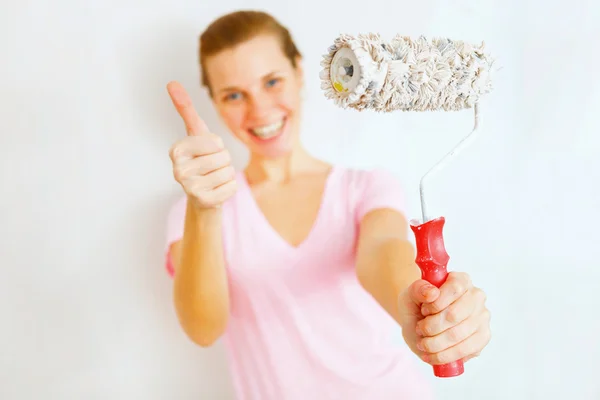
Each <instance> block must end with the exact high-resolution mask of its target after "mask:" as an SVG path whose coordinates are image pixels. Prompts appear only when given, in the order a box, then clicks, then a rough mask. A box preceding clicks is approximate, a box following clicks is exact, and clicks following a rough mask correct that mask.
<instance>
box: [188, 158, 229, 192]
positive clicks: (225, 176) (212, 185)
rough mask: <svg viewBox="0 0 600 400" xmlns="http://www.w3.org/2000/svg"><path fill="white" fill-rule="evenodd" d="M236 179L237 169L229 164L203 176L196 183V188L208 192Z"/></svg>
mask: <svg viewBox="0 0 600 400" xmlns="http://www.w3.org/2000/svg"><path fill="white" fill-rule="evenodd" d="M234 179H235V169H234V168H233V166H231V165H228V166H226V167H223V168H220V169H217V170H215V171H212V172H210V173H208V174H206V175H204V176H202V179H198V181H197V183H196V184H195V186H194V190H195V191H202V192H204V193H206V192H207V191H210V190H214V189H216V188H218V187H219V186H221V185H224V184H225V183H227V182H229V181H231V180H234Z"/></svg>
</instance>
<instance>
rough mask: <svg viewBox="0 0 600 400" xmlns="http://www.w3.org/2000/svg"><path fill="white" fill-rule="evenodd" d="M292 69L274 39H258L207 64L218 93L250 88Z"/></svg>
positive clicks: (226, 51)
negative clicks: (230, 89)
mask: <svg viewBox="0 0 600 400" xmlns="http://www.w3.org/2000/svg"><path fill="white" fill-rule="evenodd" d="M290 69H291V64H290V62H289V60H288V59H287V58H286V57H285V55H284V54H283V51H282V50H281V45H280V44H279V42H278V41H277V39H276V38H275V37H273V36H258V37H255V38H253V39H250V40H248V41H246V42H244V43H241V44H239V45H238V46H236V47H234V48H231V49H227V50H224V51H222V52H219V53H218V54H216V55H214V56H211V57H209V58H208V59H207V61H206V72H207V74H208V76H209V78H210V82H211V84H212V86H213V89H214V90H215V91H218V90H220V89H221V88H224V87H229V86H236V87H246V86H250V85H253V84H254V83H256V82H257V81H260V80H261V79H262V78H263V77H264V76H265V75H267V74H270V73H271V72H274V71H283V72H285V71H288V70H290Z"/></svg>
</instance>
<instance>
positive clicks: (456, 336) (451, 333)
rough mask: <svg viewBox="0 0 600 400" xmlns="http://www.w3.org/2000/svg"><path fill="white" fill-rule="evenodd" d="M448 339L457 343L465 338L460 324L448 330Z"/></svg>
mask: <svg viewBox="0 0 600 400" xmlns="http://www.w3.org/2000/svg"><path fill="white" fill-rule="evenodd" d="M448 339H450V341H451V342H453V343H456V342H458V341H460V340H462V339H463V335H462V329H461V328H460V327H459V326H455V327H452V328H450V329H449V330H448Z"/></svg>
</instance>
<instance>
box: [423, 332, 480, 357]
mask: <svg viewBox="0 0 600 400" xmlns="http://www.w3.org/2000/svg"><path fill="white" fill-rule="evenodd" d="M490 339H491V333H490V331H489V330H487V329H486V330H478V331H476V332H475V333H474V334H472V335H471V336H469V337H468V338H466V339H465V340H463V341H462V342H460V343H458V344H456V345H454V346H452V347H450V348H448V349H445V350H442V351H440V352H438V353H423V354H422V355H421V358H422V359H423V361H425V362H427V363H429V364H432V365H439V364H447V363H449V362H453V361H457V360H464V359H470V358H473V357H476V356H478V355H479V354H480V353H481V351H482V350H483V348H484V347H485V346H487V344H488V343H489V341H490Z"/></svg>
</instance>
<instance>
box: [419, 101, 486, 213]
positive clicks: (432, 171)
mask: <svg viewBox="0 0 600 400" xmlns="http://www.w3.org/2000/svg"><path fill="white" fill-rule="evenodd" d="M473 109H474V117H475V122H474V126H473V130H472V131H471V133H469V134H468V135H467V136H466V137H464V138H463V139H462V140H461V141H460V142H459V143H458V144H457V145H456V146H455V147H454V148H453V149H452V150H451V151H450V152H449V153H448V154H446V155H445V156H444V157H443V158H442V159H441V160H440V161H438V162H437V163H436V164H435V165H434V166H433V167H431V169H430V170H429V171H427V173H426V174H425V175H423V177H422V178H421V183H420V185H419V195H420V196H421V214H422V216H423V221H422V222H421V223H425V222H427V221H429V220H430V219H431V218H430V217H429V215H428V213H427V202H426V201H425V182H426V181H427V180H428V179H429V178H431V177H432V176H433V175H434V174H435V173H436V172H439V171H440V170H441V169H442V168H444V167H445V166H447V165H448V164H449V163H450V161H451V160H452V157H454V156H455V155H456V154H458V153H459V152H460V151H461V150H463V149H464V148H465V147H467V145H468V144H470V143H471V142H472V141H473V139H474V138H475V134H476V133H477V132H478V128H479V103H475V105H474V106H473ZM427 182H428V181H427Z"/></svg>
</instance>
